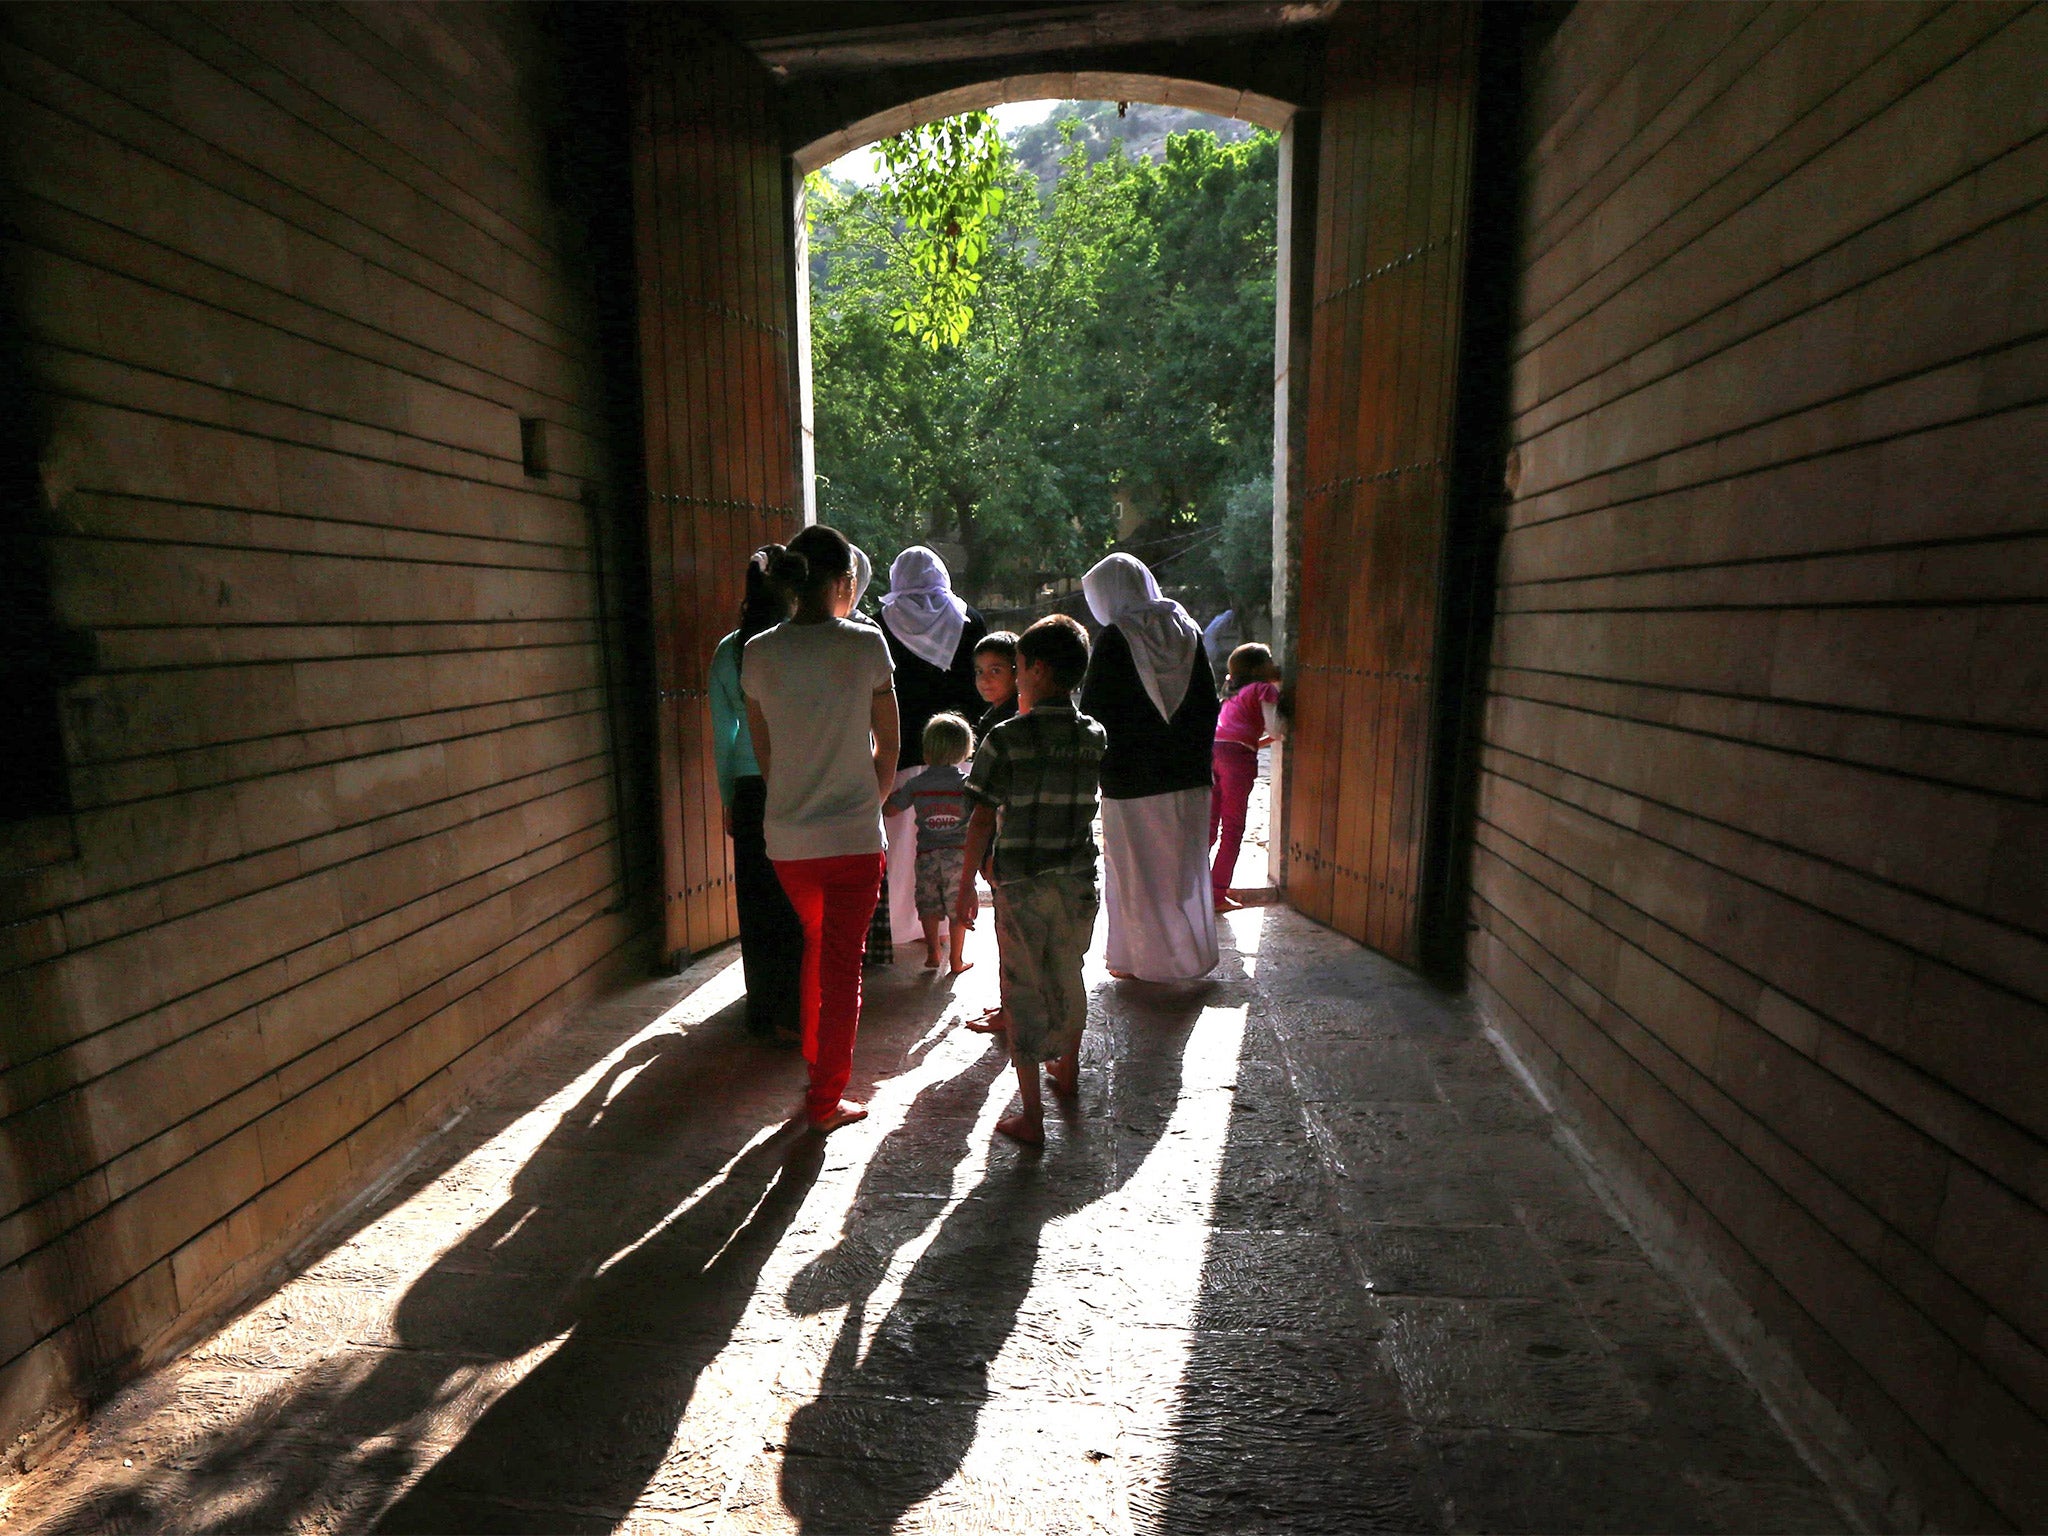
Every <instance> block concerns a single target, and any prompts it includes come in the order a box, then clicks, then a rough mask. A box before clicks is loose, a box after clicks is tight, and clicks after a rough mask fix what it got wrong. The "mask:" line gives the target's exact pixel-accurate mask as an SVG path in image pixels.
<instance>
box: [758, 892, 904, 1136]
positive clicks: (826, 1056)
mask: <svg viewBox="0 0 2048 1536" xmlns="http://www.w3.org/2000/svg"><path fill="white" fill-rule="evenodd" d="M775 877H776V878H777V879H778V880H780V881H781V882H782V888H783V890H784V891H786V892H788V894H789V904H790V905H791V906H792V907H794V908H796V920H797V922H798V923H799V924H800V925H802V927H803V930H804V971H803V984H802V990H801V994H800V995H801V999H802V1008H801V1018H802V1021H803V1032H804V1060H805V1061H807V1062H809V1063H810V1064H811V1091H810V1097H809V1104H808V1108H809V1110H810V1114H811V1118H812V1119H813V1120H821V1119H823V1118H824V1117H825V1116H827V1115H829V1114H831V1113H832V1111H833V1110H834V1109H836V1108H838V1107H839V1099H840V1095H842V1094H844V1093H845V1092H846V1081H847V1079H848V1078H849V1077H851V1076H852V1075H853V1036H854V1031H855V1030H856V1029H858V1028H859V1027H860V957H861V951H862V950H863V949H865V948H866V947H867V938H868V922H869V920H870V919H871V918H873V916H874V915H875V898H876V897H877V896H878V895H879V894H880V893H881V889H882V856H881V855H880V854H879V853H850V854H846V855H844V856H842V857H840V858H836V859H777V860H776V861H775Z"/></svg>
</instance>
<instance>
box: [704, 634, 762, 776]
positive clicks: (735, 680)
mask: <svg viewBox="0 0 2048 1536" xmlns="http://www.w3.org/2000/svg"><path fill="white" fill-rule="evenodd" d="M739 639H740V632H739V631H738V630H734V631H733V632H732V633H731V634H729V635H727V636H726V637H725V638H724V639H723V640H721V641H719V642H718V649H717V650H715V651H713V652H712V653H711V679H710V688H711V755H712V757H713V758H714V759H715V760H716V762H717V764H718V798H719V799H720V800H721V801H723V802H724V803H725V804H726V805H727V806H730V805H731V804H732V786H733V784H734V782H735V781H736V780H739V779H744V778H758V777H760V773H761V765H760V764H759V763H758V762H756V761H755V760H754V734H753V732H752V731H750V730H748V729H747V698H746V695H745V694H743V693H741V692H740V645H739Z"/></svg>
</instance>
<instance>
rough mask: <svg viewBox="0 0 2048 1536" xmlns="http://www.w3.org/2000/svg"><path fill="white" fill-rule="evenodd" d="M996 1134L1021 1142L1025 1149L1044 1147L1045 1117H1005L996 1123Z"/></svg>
mask: <svg viewBox="0 0 2048 1536" xmlns="http://www.w3.org/2000/svg"><path fill="white" fill-rule="evenodd" d="M996 1134H997V1135H999V1136H1007V1137H1009V1138H1010V1140H1012V1141H1016V1142H1022V1143H1023V1144H1024V1145H1025V1146H1027V1147H1042V1146H1044V1145H1045V1117H1044V1116H1043V1115H1005V1116H1003V1118H1002V1119H1000V1120H998V1121H997V1122H996Z"/></svg>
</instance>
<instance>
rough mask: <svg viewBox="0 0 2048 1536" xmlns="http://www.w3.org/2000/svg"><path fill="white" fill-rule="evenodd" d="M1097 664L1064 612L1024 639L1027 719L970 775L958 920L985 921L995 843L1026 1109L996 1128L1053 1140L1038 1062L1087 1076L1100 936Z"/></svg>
mask: <svg viewBox="0 0 2048 1536" xmlns="http://www.w3.org/2000/svg"><path fill="white" fill-rule="evenodd" d="M1087 670H1088V633H1087V631H1086V630H1084V629H1082V628H1081V626H1080V625H1079V624H1077V623H1075V622H1074V621H1073V620H1072V619H1070V618H1068V617H1067V616H1066V615H1065V614H1063V613H1056V614H1053V615H1052V616H1050V617H1049V618H1043V619H1040V620H1039V621H1038V622H1037V623H1036V624H1033V625H1032V626H1031V627H1030V628H1029V629H1027V630H1025V631H1024V633H1023V634H1022V635H1020V636H1019V637H1018V639H1017V707H1018V709H1019V711H1020V713H1019V714H1018V715H1017V716H1016V718H1014V719H1011V720H1005V721H1004V722H1003V723H1002V724H1001V725H998V726H996V727H995V728H994V729H993V730H991V731H990V732H989V733H988V735H987V736H986V737H985V738H984V739H983V741H982V743H981V746H980V748H979V749H978V750H977V751H976V752H975V754H974V767H973V768H972V770H971V771H970V772H969V773H968V775H967V798H968V801H969V803H970V804H972V805H973V807H974V814H973V816H972V817H971V818H970V820H969V821H968V823H967V857H966V860H965V861H964V864H963V866H962V872H961V876H960V898H959V901H958V903H957V905H956V907H955V909H954V920H955V921H956V922H957V923H959V924H961V925H963V926H965V927H968V928H972V927H973V926H974V919H975V917H976V915H977V911H978V908H979V902H978V901H977V900H976V899H975V894H974V875H975V871H977V870H978V869H980V868H981V865H982V861H983V858H984V857H985V856H986V855H987V853H988V850H989V844H990V841H991V840H993V841H994V844H995V871H994V879H993V884H994V886H995V893H996V944H997V948H998V950H999V952H1000V956H1001V967H1002V986H1003V1007H1004V1009H1005V1011H1006V1012H1007V1013H1008V1015H1009V1032H1010V1060H1011V1062H1012V1063H1013V1064H1014V1065H1015V1066H1016V1069H1017V1087H1018V1091H1019V1092H1020V1093H1021V1094H1022V1096H1023V1099H1024V1108H1023V1110H1022V1111H1021V1112H1020V1113H1018V1114H1014V1115H1007V1116H1005V1117H1004V1118H1003V1119H1001V1120H998V1121H997V1122H996V1129H997V1130H998V1131H1000V1132H1002V1133H1003V1135H1005V1136H1008V1137H1010V1138H1012V1139H1013V1140H1016V1141H1021V1142H1024V1143H1026V1144H1027V1145H1030V1146H1042V1145H1044V1142H1045V1111H1044V1107H1043V1104H1042V1102H1041V1100H1040V1098H1039V1093H1038V1064H1039V1063H1040V1062H1044V1063H1046V1076H1048V1077H1049V1078H1051V1079H1052V1085H1053V1089H1054V1091H1055V1092H1057V1093H1060V1094H1062V1095H1066V1094H1071V1093H1073V1092H1074V1090H1075V1089H1076V1088H1077V1087H1078V1086H1079V1084H1080V1076H1081V1031H1082V1029H1083V1027H1084V1026H1085V1025H1086V1024H1087V1022H1088V989H1087V988H1086V987H1085V986H1084V985H1083V984H1082V981H1081V959H1082V957H1083V956H1084V955H1086V954H1087V953H1088V945H1089V942H1090V940H1091V939H1092V938H1093V937H1094V934H1095V911H1096V892H1095V858H1096V854H1095V808H1096V799H1097V791H1098V788H1099V784H1100V780H1101V774H1102V753H1103V749H1104V747H1106V746H1107V745H1108V737H1107V736H1106V735H1105V734H1104V733H1103V729H1102V727H1101V726H1099V725H1097V724H1096V723H1095V722H1094V721H1093V720H1091V719H1089V718H1088V717H1087V716H1086V715H1084V714H1082V713H1081V712H1080V711H1079V710H1077V709H1075V708H1074V701H1073V699H1072V697H1071V695H1072V693H1073V691H1074V690H1075V689H1076V688H1078V687H1080V685H1081V678H1082V675H1083V674H1084V673H1086V672H1087Z"/></svg>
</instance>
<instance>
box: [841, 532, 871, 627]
mask: <svg viewBox="0 0 2048 1536" xmlns="http://www.w3.org/2000/svg"><path fill="white" fill-rule="evenodd" d="M847 547H848V548H849V549H851V550H852V551H853V613H854V614H856V615H857V614H858V613H859V612H860V599H861V594H862V593H864V592H866V591H867V589H868V583H869V582H871V581H873V580H874V579H875V562H874V561H872V560H870V559H869V558H868V552H867V551H866V550H864V549H862V548H861V547H860V546H859V545H858V544H850V545H848V546H847Z"/></svg>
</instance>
